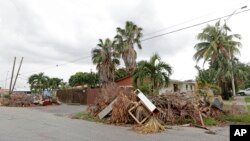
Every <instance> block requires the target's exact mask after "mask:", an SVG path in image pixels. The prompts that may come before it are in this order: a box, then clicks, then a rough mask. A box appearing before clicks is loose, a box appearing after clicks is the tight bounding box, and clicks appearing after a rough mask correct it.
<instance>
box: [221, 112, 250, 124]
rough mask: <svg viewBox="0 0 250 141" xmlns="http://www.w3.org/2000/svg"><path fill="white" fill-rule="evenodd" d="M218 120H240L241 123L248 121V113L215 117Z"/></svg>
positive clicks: (249, 115) (249, 117)
mask: <svg viewBox="0 0 250 141" xmlns="http://www.w3.org/2000/svg"><path fill="white" fill-rule="evenodd" d="M216 118H217V119H218V120H220V121H229V122H241V123H250V114H249V113H248V114H240V115H223V116H220V117H216Z"/></svg>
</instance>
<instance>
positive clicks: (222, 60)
mask: <svg viewBox="0 0 250 141" xmlns="http://www.w3.org/2000/svg"><path fill="white" fill-rule="evenodd" d="M230 31H231V29H230V28H229V27H228V26H227V25H226V24H224V25H223V26H221V25H220V22H217V23H216V24H215V26H211V25H208V26H207V27H205V28H204V29H203V31H202V32H201V33H199V34H198V36H197V39H198V40H200V41H201V42H199V43H198V44H196V45H195V47H194V48H195V49H196V53H195V54H194V59H195V60H196V61H197V62H198V61H200V60H201V59H204V63H205V62H207V61H209V62H210V68H213V69H215V70H216V71H217V74H216V80H217V84H218V85H219V86H220V87H221V88H222V92H223V95H224V98H228V96H227V95H229V87H228V85H229V83H230V79H232V81H233V75H232V74H233V65H232V64H233V63H232V58H234V56H235V55H236V54H238V53H240V51H239V47H241V43H240V42H238V41H236V40H235V39H241V37H240V35H239V34H232V35H228V32H230Z"/></svg>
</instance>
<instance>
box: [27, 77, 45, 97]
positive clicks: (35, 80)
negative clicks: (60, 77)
mask: <svg viewBox="0 0 250 141" xmlns="http://www.w3.org/2000/svg"><path fill="white" fill-rule="evenodd" d="M28 83H29V84H30V89H31V90H32V91H35V92H38V93H39V94H42V91H43V90H44V89H46V88H48V87H49V77H48V76H45V75H44V73H39V74H33V75H31V76H30V77H29V78H28Z"/></svg>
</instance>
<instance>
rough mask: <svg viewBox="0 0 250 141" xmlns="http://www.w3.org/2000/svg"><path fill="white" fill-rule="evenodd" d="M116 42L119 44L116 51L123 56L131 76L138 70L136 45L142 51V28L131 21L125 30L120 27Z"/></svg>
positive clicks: (127, 23)
mask: <svg viewBox="0 0 250 141" xmlns="http://www.w3.org/2000/svg"><path fill="white" fill-rule="evenodd" d="M116 30H117V35H116V36H115V40H116V42H117V46H116V48H115V49H116V51H117V52H118V53H119V54H120V55H121V56H122V59H123V61H124V64H125V66H126V69H127V71H128V72H129V73H130V74H131V73H132V72H133V71H134V69H135V68H136V58H137V55H136V51H135V49H134V45H135V44H136V45H137V47H138V48H139V49H141V48H142V47H141V41H140V39H141V37H142V28H141V27H138V26H137V25H136V24H134V23H133V22H131V21H127V22H126V25H125V28H124V29H123V28H120V27H118V28H117V29H116Z"/></svg>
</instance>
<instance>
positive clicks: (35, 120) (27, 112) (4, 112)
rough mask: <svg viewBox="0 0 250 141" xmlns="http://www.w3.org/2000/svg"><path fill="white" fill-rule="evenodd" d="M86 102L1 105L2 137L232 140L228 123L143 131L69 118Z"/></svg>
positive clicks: (23, 140)
mask: <svg viewBox="0 0 250 141" xmlns="http://www.w3.org/2000/svg"><path fill="white" fill-rule="evenodd" d="M81 109H83V110H84V109H86V107H84V106H75V107H74V106H67V105H63V106H56V107H39V108H15V107H0V141H218V140H219V141H229V127H220V128H213V129H212V130H213V131H216V135H212V134H207V133H205V130H203V129H199V128H191V127H173V129H168V130H166V131H164V132H162V133H158V134H150V135H141V134H137V133H135V132H133V131H130V130H129V129H130V128H129V127H120V126H113V125H105V124H102V123H94V122H88V121H84V120H77V119H70V118H69V117H68V116H67V114H71V113H73V112H78V111H80V110H81Z"/></svg>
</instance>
